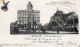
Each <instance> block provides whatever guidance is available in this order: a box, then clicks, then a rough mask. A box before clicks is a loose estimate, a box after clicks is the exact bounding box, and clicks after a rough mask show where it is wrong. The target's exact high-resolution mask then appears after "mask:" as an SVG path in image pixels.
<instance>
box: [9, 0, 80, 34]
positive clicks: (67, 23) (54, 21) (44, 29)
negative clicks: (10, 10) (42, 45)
mask: <svg viewBox="0 0 80 47" xmlns="http://www.w3.org/2000/svg"><path fill="white" fill-rule="evenodd" d="M46 4H49V3H45V5H46ZM34 6H35V5H34V4H32V2H31V1H29V2H28V4H27V6H26V7H27V9H24V10H17V12H16V13H17V17H16V18H17V20H16V21H15V22H11V23H10V34H78V14H77V13H76V12H75V11H70V12H67V13H65V11H63V10H59V9H60V7H58V6H57V7H56V10H55V12H54V13H53V14H52V15H49V16H50V17H47V18H49V20H48V19H47V18H46V16H47V14H48V13H46V15H44V17H43V18H44V19H45V20H43V21H47V20H48V22H47V23H44V24H43V23H42V22H40V21H41V18H42V17H41V15H40V13H41V11H40V10H37V9H36V10H34V9H33V8H34ZM36 7H37V6H36ZM48 7H49V6H48ZM48 9H49V8H48ZM53 9H54V8H53ZM45 10H46V9H45ZM49 13H52V12H49Z"/></svg>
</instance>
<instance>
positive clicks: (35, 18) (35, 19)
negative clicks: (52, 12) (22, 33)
mask: <svg viewBox="0 0 80 47" xmlns="http://www.w3.org/2000/svg"><path fill="white" fill-rule="evenodd" d="M39 22H40V11H38V10H33V5H32V4H31V2H29V3H28V4H27V10H18V12H17V25H19V26H21V27H20V28H32V27H33V28H36V26H37V25H38V24H39Z"/></svg>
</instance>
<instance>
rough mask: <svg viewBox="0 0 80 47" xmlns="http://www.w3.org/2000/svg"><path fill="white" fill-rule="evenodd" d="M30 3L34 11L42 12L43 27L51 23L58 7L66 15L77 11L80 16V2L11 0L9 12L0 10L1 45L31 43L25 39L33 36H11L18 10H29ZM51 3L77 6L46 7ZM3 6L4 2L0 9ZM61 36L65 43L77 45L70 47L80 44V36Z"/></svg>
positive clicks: (38, 45)
mask: <svg viewBox="0 0 80 47" xmlns="http://www.w3.org/2000/svg"><path fill="white" fill-rule="evenodd" d="M7 1H9V0H5V2H7ZM29 1H31V3H32V4H33V9H34V10H39V11H40V19H41V20H40V22H41V23H42V24H43V25H44V24H45V23H48V22H49V20H50V17H51V16H53V15H54V13H55V12H56V10H57V7H58V9H59V10H61V11H63V12H64V13H68V12H71V11H75V12H76V13H77V14H78V16H79V15H80V0H10V3H9V4H8V7H9V10H8V11H7V12H3V11H2V10H0V44H27V43H29V42H30V41H26V40H24V38H25V37H29V36H30V35H31V34H30V35H29V34H26V35H10V23H11V22H15V21H16V19H17V11H18V10H25V9H27V4H28V2H29ZM50 2H70V3H74V4H75V5H72V4H69V5H65V4H62V5H60V4H57V5H46V3H50ZM2 5H3V3H2V0H0V7H1V6H2ZM79 18H80V16H79ZM79 21H80V19H79ZM79 25H80V24H79ZM41 35H43V34H41ZM47 35H48V34H47ZM49 35H54V34H49ZM56 35H58V34H56ZM60 35H61V36H62V39H63V41H69V40H70V41H73V42H76V43H77V45H74V46H69V47H77V46H78V45H79V44H80V37H79V36H80V34H64V35H63V34H60ZM32 46H33V47H42V46H43V47H52V46H54V45H52V44H39V43H37V44H32V45H29V46H27V47H32ZM63 46H64V45H63ZM63 46H61V47H63ZM4 47H6V46H4ZM9 47H10V46H9ZM13 47H14V46H13ZM15 47H17V46H15ZM54 47H59V46H54ZM64 47H67V46H64Z"/></svg>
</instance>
